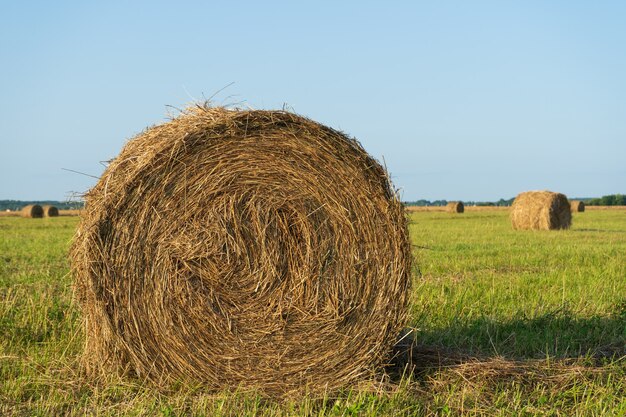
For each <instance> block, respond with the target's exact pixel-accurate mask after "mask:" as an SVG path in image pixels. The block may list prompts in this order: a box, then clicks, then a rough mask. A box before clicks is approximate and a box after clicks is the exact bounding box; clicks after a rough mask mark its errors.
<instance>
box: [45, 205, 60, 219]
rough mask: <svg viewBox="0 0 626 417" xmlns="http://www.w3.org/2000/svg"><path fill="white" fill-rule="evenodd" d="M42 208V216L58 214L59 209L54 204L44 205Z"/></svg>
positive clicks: (55, 215)
mask: <svg viewBox="0 0 626 417" xmlns="http://www.w3.org/2000/svg"><path fill="white" fill-rule="evenodd" d="M42 208H43V215H44V217H57V216H58V215H59V209H58V208H56V207H55V206H51V205H45V206H43V207H42Z"/></svg>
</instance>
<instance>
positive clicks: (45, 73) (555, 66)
mask: <svg viewBox="0 0 626 417" xmlns="http://www.w3.org/2000/svg"><path fill="white" fill-rule="evenodd" d="M212 3H213V2H182V1H181V2H172V1H168V2H158V1H151V2H140V1H135V2H115V1H111V2H78V1H77V2H11V3H8V2H4V3H3V4H2V5H1V6H0V141H1V144H2V147H1V149H0V199H29V200H30V199H58V200H63V199H66V198H67V197H68V195H70V194H71V193H74V192H79V193H80V192H84V191H86V190H87V189H89V187H91V186H93V185H94V184H95V181H96V180H95V179H94V178H91V177H88V176H84V175H79V174H75V173H72V172H69V171H66V170H64V169H70V170H74V171H79V172H83V173H87V174H90V175H95V176H98V175H100V174H101V173H102V171H103V169H104V167H103V165H102V164H101V163H100V161H104V160H108V159H111V158H112V157H114V156H115V155H116V154H117V153H118V152H119V151H120V149H121V147H122V145H123V144H124V143H125V142H126V141H127V140H128V139H129V138H131V137H132V136H133V135H135V134H136V133H138V132H140V131H141V130H143V129H144V128H145V127H146V126H149V125H152V124H156V123H161V122H163V121H165V120H166V118H167V113H168V111H171V108H169V107H167V106H173V108H183V107H185V106H186V105H187V104H189V103H190V102H192V101H194V100H203V99H205V98H209V97H211V96H212V95H213V94H215V93H216V92H218V91H219V90H220V89H222V88H223V87H226V86H228V87H227V88H225V89H224V90H223V91H221V92H219V93H218V94H217V95H216V96H215V97H214V102H215V104H232V103H241V104H242V105H245V106H250V107H252V108H259V109H261V108H262V109H272V108H282V107H283V105H286V106H288V108H291V109H293V110H294V111H296V112H297V113H300V114H303V115H305V116H307V117H310V118H312V119H314V120H317V121H319V122H321V123H324V124H327V125H329V126H331V127H334V128H338V129H341V130H344V131H345V132H347V133H348V134H350V135H352V136H355V137H356V138H357V139H359V140H360V141H361V143H362V144H363V146H364V147H365V148H366V149H367V151H368V152H370V153H371V154H372V155H373V156H375V157H376V158H378V159H379V160H381V161H382V160H383V159H384V161H385V163H386V165H387V167H388V169H389V171H390V172H391V174H392V177H393V181H394V183H395V185H396V186H397V187H398V188H401V189H402V196H403V199H405V200H415V199H421V198H425V199H431V200H432V199H450V200H451V199H462V200H496V199H499V198H501V197H504V198H509V197H513V196H514V195H515V194H517V193H518V192H520V191H524V190H529V189H551V190H554V191H560V192H563V193H565V194H567V195H568V196H570V197H576V196H578V197H586V196H601V195H604V194H612V193H619V192H621V193H625V192H626V188H625V184H626V163H625V162H624V159H625V155H626V25H625V24H624V22H625V21H626V2H619V1H615V2H611V1H603V2H589V1H584V2H583V1H551V2H547V1H517V2H512V1H472V2H467V1H448V2H440V1H430V2H425V1H414V2H413V1H411V2H409V1H407V2H385V4H384V5H383V4H382V3H383V2H366V1H359V2H356V1H355V2H348V1H346V2H323V1H316V2H310V3H308V4H302V3H301V2H272V1H264V2H245V1H239V2H220V3H223V4H212ZM215 3H217V2H215Z"/></svg>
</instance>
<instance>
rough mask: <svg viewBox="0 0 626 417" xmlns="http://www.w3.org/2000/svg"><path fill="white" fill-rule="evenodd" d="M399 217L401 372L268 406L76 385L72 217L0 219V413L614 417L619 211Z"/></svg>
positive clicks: (625, 213) (114, 385)
mask: <svg viewBox="0 0 626 417" xmlns="http://www.w3.org/2000/svg"><path fill="white" fill-rule="evenodd" d="M409 216H410V219H411V225H410V232H411V239H412V242H413V245H414V255H415V258H416V262H415V264H416V268H415V272H414V279H415V281H414V286H413V294H412V304H411V322H410V323H409V324H408V325H409V326H410V327H411V328H413V334H414V336H415V338H416V340H417V346H416V347H415V348H414V350H413V352H412V356H413V365H414V366H415V370H414V372H413V373H411V374H406V375H405V376H404V377H403V378H391V379H390V380H389V381H386V382H385V384H384V389H383V388H381V392H378V393H373V392H364V391H358V390H353V391H346V392H345V393H343V394H342V395H339V396H334V397H327V398H324V399H304V400H293V401H287V402H281V403H279V402H274V401H271V400H267V399H264V398H262V397H261V396H256V395H253V394H250V393H248V394H244V393H218V394H216V393H208V392H205V391H203V390H202V387H173V388H172V390H171V392H168V393H163V392H157V391H155V390H153V389H151V388H150V387H147V386H144V385H143V384H142V383H141V381H132V380H120V379H117V378H115V377H113V376H111V378H110V380H108V381H99V382H95V381H91V380H89V379H87V378H86V377H85V376H84V375H83V374H82V372H81V370H80V365H79V356H80V352H81V350H82V343H83V336H82V333H81V326H80V315H79V313H78V309H77V307H76V306H75V305H74V304H73V303H72V287H71V282H72V279H71V276H70V275H69V262H68V259H67V250H68V247H69V244H70V240H71V237H72V234H73V232H74V229H75V227H76V224H77V222H78V218H76V217H59V218H51V219H22V218H13V217H3V218H0V415H63V414H65V415H84V414H88V415H120V414H123V415H163V416H171V415H251V416H252V415H271V416H284V415H285V416H286V415H311V416H313V415H314V416H340V415H503V416H508V415H579V416H590V415H618V416H619V415H621V416H624V415H626V210H623V209H620V210H594V211H592V210H590V211H588V212H585V213H575V214H574V225H573V228H572V229H571V230H568V231H558V232H554V231H552V232H532V231H513V230H512V229H511V227H510V223H509V221H508V213H507V212H506V211H505V210H504V211H503V210H483V211H468V212H466V213H464V214H461V215H454V214H448V213H441V212H413V213H411V214H409Z"/></svg>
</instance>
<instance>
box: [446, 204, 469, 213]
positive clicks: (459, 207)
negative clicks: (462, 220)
mask: <svg viewBox="0 0 626 417" xmlns="http://www.w3.org/2000/svg"><path fill="white" fill-rule="evenodd" d="M446 211H447V212H448V213H463V212H464V211H465V206H464V205H463V202H461V201H450V202H449V203H448V204H447V205H446Z"/></svg>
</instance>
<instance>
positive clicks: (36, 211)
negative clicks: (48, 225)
mask: <svg viewBox="0 0 626 417" xmlns="http://www.w3.org/2000/svg"><path fill="white" fill-rule="evenodd" d="M20 215H21V216H22V217H29V218H33V219H34V218H41V217H43V208H42V207H41V206H40V205H39V204H29V205H27V206H24V207H23V208H22V210H21V211H20Z"/></svg>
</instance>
